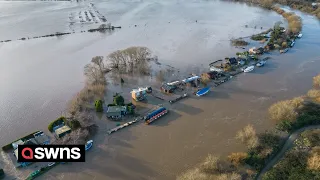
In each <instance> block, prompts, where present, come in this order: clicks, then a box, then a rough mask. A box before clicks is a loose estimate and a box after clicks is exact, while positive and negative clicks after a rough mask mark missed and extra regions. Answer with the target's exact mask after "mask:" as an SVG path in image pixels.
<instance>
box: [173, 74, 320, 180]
mask: <svg viewBox="0 0 320 180" xmlns="http://www.w3.org/2000/svg"><path fill="white" fill-rule="evenodd" d="M313 85H314V88H313V89H311V90H310V91H308V93H307V95H306V96H303V97H297V98H293V99H291V100H286V101H280V102H277V103H275V104H273V105H272V106H270V108H269V117H270V120H272V121H276V123H277V129H278V130H275V131H268V132H264V133H261V134H256V131H255V129H254V128H253V126H252V125H248V126H246V127H244V128H243V129H242V130H240V131H239V132H238V133H237V135H236V139H238V140H239V141H241V142H242V143H243V144H244V145H245V146H246V147H247V152H235V153H231V154H230V155H229V156H228V157H227V158H226V159H224V160H223V159H221V158H219V157H216V156H214V155H208V157H207V158H206V159H205V160H204V162H202V163H201V164H200V165H199V166H197V167H196V168H194V169H191V170H188V171H187V172H186V173H184V174H182V175H180V176H178V177H177V179H178V180H201V179H203V180H210V179H212V180H213V179H218V180H219V179H233V180H238V179H239V180H241V179H254V178H255V176H256V175H257V173H258V172H259V171H261V170H262V168H263V167H264V166H265V165H266V164H267V163H268V162H269V161H270V160H271V159H272V158H273V157H274V156H275V155H276V154H277V153H278V151H279V150H280V149H281V148H282V146H283V143H284V142H285V138H284V136H281V135H280V133H281V131H282V132H287V133H291V132H293V131H295V130H297V129H300V128H302V127H305V126H309V125H319V124H320V104H319V103H320V74H319V75H317V76H315V77H314V78H313ZM312 137H313V136H312ZM308 140H310V139H308ZM312 141H313V140H312ZM303 142H304V141H303ZM304 143H305V142H304ZM318 143H319V142H318ZM317 146H318V145H317ZM318 150H319V147H314V148H312V151H310V152H309V153H303V154H304V155H303V156H301V158H300V155H301V153H300V152H290V153H289V155H288V157H289V159H290V158H291V157H292V158H293V159H290V160H287V159H285V160H283V162H281V163H280V165H278V166H280V167H277V168H274V169H272V170H271V171H270V172H268V173H267V174H266V175H265V176H266V178H265V179H272V177H273V179H279V178H278V177H283V178H280V179H289V177H290V176H291V175H292V174H290V173H288V172H299V173H298V174H297V173H294V175H295V176H297V177H300V179H301V178H302V177H304V176H305V177H310V178H309V179H314V178H317V177H319V175H320V174H319V172H320V171H319V167H320V161H318V160H319V157H320V152H319V151H318ZM291 161H292V162H300V164H299V163H298V164H297V165H296V166H295V165H294V164H290V162H291ZM297 170H300V171H297ZM292 177H293V175H292ZM302 179H303V178H302Z"/></svg>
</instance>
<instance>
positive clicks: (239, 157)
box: [228, 152, 248, 166]
mask: <svg viewBox="0 0 320 180" xmlns="http://www.w3.org/2000/svg"><path fill="white" fill-rule="evenodd" d="M247 157H248V154H247V153H243V152H238V153H231V154H230V155H229V156H228V160H229V161H230V162H231V163H232V164H233V165H235V166H239V165H240V164H243V163H244V162H245V160H246V158H247Z"/></svg>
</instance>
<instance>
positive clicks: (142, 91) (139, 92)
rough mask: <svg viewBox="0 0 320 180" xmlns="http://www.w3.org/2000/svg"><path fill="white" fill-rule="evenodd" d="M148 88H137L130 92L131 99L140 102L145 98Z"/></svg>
mask: <svg viewBox="0 0 320 180" xmlns="http://www.w3.org/2000/svg"><path fill="white" fill-rule="evenodd" d="M147 91H148V88H138V89H133V90H132V91H131V97H132V99H134V100H135V101H142V100H144V99H145V98H146V94H147Z"/></svg>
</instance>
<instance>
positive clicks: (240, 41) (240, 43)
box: [231, 39, 249, 46]
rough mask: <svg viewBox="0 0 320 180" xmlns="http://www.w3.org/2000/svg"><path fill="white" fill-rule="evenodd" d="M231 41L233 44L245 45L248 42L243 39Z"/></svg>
mask: <svg viewBox="0 0 320 180" xmlns="http://www.w3.org/2000/svg"><path fill="white" fill-rule="evenodd" d="M231 43H232V45H233V46H247V45H248V44H249V43H248V42H246V41H244V40H243V39H232V40H231Z"/></svg>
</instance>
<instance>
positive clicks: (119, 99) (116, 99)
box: [113, 93, 124, 106]
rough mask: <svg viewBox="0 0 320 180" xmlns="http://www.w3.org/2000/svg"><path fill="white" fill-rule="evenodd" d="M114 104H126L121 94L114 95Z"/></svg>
mask: <svg viewBox="0 0 320 180" xmlns="http://www.w3.org/2000/svg"><path fill="white" fill-rule="evenodd" d="M113 104H115V105H117V106H123V105H124V98H123V97H122V96H121V95H120V94H118V93H117V94H116V95H115V96H114V97H113Z"/></svg>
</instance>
